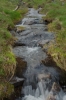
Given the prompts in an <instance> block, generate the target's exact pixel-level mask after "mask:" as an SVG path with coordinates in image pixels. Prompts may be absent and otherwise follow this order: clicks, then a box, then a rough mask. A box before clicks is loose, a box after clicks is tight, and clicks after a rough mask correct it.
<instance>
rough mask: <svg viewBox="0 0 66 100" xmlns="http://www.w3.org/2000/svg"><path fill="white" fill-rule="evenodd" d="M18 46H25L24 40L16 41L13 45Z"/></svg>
mask: <svg viewBox="0 0 66 100" xmlns="http://www.w3.org/2000/svg"><path fill="white" fill-rule="evenodd" d="M16 46H25V44H24V43H22V42H15V43H14V45H13V47H16Z"/></svg>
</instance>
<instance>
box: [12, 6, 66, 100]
mask: <svg viewBox="0 0 66 100" xmlns="http://www.w3.org/2000/svg"><path fill="white" fill-rule="evenodd" d="M42 16H44V15H41V14H39V13H38V10H35V9H33V8H32V9H29V12H28V13H27V15H26V17H25V18H24V19H23V20H22V24H19V25H17V27H18V26H23V27H25V30H24V31H23V32H17V33H16V37H17V38H18V40H17V43H18V44H23V46H16V47H15V48H14V53H15V55H16V56H17V57H20V58H24V60H25V61H26V62H27V69H26V72H25V73H24V75H23V76H24V77H25V78H26V80H25V82H24V85H23V89H22V95H23V97H22V98H20V99H18V100H66V96H65V93H64V92H63V91H62V89H61V88H60V86H59V84H58V83H59V82H58V81H59V76H60V73H59V70H58V69H57V68H55V67H53V66H49V67H47V66H45V65H43V64H42V60H44V59H45V58H46V57H47V55H46V53H45V52H44V51H43V50H42V48H41V47H43V45H45V44H48V45H49V42H50V41H53V40H54V35H53V33H49V32H47V31H46V28H47V27H46V25H45V24H44V22H43V21H42ZM45 49H46V50H47V47H46V48H45Z"/></svg>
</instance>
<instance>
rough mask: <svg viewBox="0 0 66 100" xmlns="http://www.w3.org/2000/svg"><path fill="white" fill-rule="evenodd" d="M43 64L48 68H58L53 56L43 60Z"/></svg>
mask: <svg viewBox="0 0 66 100" xmlns="http://www.w3.org/2000/svg"><path fill="white" fill-rule="evenodd" d="M42 63H43V64H44V65H46V66H55V67H57V65H56V63H55V62H54V61H53V59H52V57H51V55H48V57H47V58H46V59H44V60H42Z"/></svg>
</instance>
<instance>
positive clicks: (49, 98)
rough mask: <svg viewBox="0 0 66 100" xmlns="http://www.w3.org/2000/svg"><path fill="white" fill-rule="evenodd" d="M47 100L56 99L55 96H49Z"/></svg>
mask: <svg viewBox="0 0 66 100" xmlns="http://www.w3.org/2000/svg"><path fill="white" fill-rule="evenodd" d="M47 100H56V98H55V96H53V95H49V97H48V98H47Z"/></svg>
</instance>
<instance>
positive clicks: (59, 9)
mask: <svg viewBox="0 0 66 100" xmlns="http://www.w3.org/2000/svg"><path fill="white" fill-rule="evenodd" d="M24 1H25V2H27V6H28V7H35V8H38V7H42V10H41V12H40V13H44V14H46V16H45V17H44V18H43V19H44V20H47V21H48V22H50V24H48V30H49V31H51V32H54V33H55V36H56V38H55V44H52V45H50V48H49V51H48V53H50V54H51V56H52V57H53V59H54V61H55V62H56V63H57V65H58V66H59V67H61V68H62V69H64V70H66V0H24Z"/></svg>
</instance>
